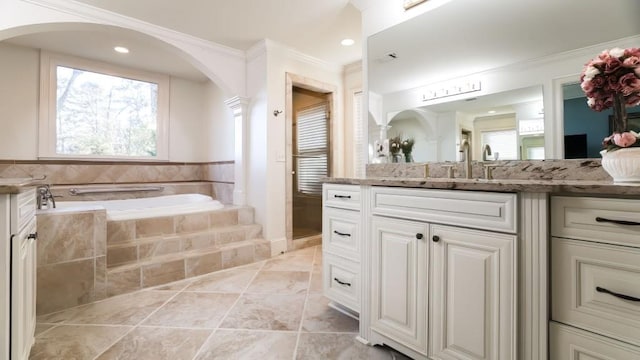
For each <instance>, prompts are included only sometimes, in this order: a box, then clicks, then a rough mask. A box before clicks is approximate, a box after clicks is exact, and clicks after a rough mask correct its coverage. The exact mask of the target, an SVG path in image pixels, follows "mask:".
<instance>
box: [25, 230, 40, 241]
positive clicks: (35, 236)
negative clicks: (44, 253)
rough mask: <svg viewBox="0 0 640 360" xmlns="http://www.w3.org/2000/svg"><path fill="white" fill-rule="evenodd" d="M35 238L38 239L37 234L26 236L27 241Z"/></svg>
mask: <svg viewBox="0 0 640 360" xmlns="http://www.w3.org/2000/svg"><path fill="white" fill-rule="evenodd" d="M37 238H38V233H37V232H36V233H33V234H29V235H27V239H29V240H35V239H37Z"/></svg>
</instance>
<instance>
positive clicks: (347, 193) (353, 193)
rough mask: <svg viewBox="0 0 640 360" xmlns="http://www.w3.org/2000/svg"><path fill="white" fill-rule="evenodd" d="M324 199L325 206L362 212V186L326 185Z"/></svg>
mask: <svg viewBox="0 0 640 360" xmlns="http://www.w3.org/2000/svg"><path fill="white" fill-rule="evenodd" d="M322 199H323V203H324V206H331V207H336V208H341V209H351V210H360V186H358V185H342V184H324V185H323V187H322Z"/></svg>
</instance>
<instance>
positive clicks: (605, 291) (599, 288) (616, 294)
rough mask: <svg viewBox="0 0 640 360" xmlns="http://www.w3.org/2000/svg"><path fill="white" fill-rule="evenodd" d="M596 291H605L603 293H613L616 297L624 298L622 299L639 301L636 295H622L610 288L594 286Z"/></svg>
mask: <svg viewBox="0 0 640 360" xmlns="http://www.w3.org/2000/svg"><path fill="white" fill-rule="evenodd" d="M596 291H597V292H600V293H605V294H609V295H613V296H615V297H617V298H620V299H624V300H629V301H640V298H637V297H633V296H629V295H624V294H618V293H616V292H613V291H611V290H607V289H605V288H601V287H600V286H596Z"/></svg>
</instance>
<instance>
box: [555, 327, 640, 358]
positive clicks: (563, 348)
mask: <svg viewBox="0 0 640 360" xmlns="http://www.w3.org/2000/svg"><path fill="white" fill-rule="evenodd" d="M549 359H550V360H638V359H640V348H639V347H636V346H633V345H629V344H626V343H623V342H620V341H616V340H613V339H609V338H606V337H604V336H599V335H596V334H593V333H590V332H587V331H583V330H580V329H576V328H574V327H570V326H565V325H562V324H558V323H556V322H553V321H552V322H551V323H550V325H549Z"/></svg>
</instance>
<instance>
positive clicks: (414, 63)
mask: <svg viewBox="0 0 640 360" xmlns="http://www.w3.org/2000/svg"><path fill="white" fill-rule="evenodd" d="M601 7H602V3H601V1H599V0H566V1H562V2H557V1H539V0H524V1H522V2H505V1H501V0H487V1H482V2H478V1H475V0H455V1H450V2H448V3H446V4H444V5H442V6H440V7H438V8H436V9H433V10H430V11H428V12H425V13H423V14H421V15H418V16H416V17H414V18H412V19H410V20H407V21H405V22H403V23H401V24H399V25H396V26H393V27H391V28H388V29H386V30H383V31H381V32H379V33H376V34H373V35H372V36H370V37H369V38H368V42H367V56H366V58H367V75H368V95H369V96H368V98H367V101H368V106H369V126H368V132H369V134H368V135H369V143H370V146H369V161H370V162H374V163H375V162H388V161H392V160H391V157H382V156H378V155H377V153H376V151H377V150H380V148H381V147H382V148H383V150H384V146H383V145H384V141H385V140H387V141H388V140H389V139H394V138H400V139H401V140H408V139H410V140H413V141H414V146H413V150H412V157H413V160H414V161H416V162H429V161H458V160H460V159H461V154H460V153H459V151H458V149H459V146H460V143H461V141H462V140H463V139H467V141H469V142H470V143H471V149H472V159H473V160H481V159H483V156H484V158H486V159H487V160H495V159H498V160H526V159H557V158H591V157H599V151H600V144H601V142H602V139H603V138H604V137H605V136H607V135H608V134H609V127H608V126H609V125H608V121H609V115H610V114H611V112H610V111H609V112H607V111H603V112H602V113H596V112H594V111H592V110H591V109H589V108H588V106H587V105H586V99H585V97H584V94H583V92H582V91H581V89H580V87H579V84H578V78H579V73H580V71H581V70H582V66H583V65H584V63H586V62H587V61H588V60H589V59H590V58H593V57H595V56H596V55H597V54H598V53H599V52H600V51H602V50H604V49H605V48H608V47H638V46H640V22H638V21H637V19H635V16H634V15H631V14H639V13H640V2H638V1H636V0H620V1H617V2H616V3H615V4H612V5H611V6H607V13H608V16H607V18H606V19H602V21H604V22H605V23H606V24H599V25H598V26H594V25H593V23H592V22H589V21H584V17H583V15H584V16H587V15H586V14H590V15H589V16H593V14H597V13H599V12H601V11H602V8H601ZM580 14H583V15H580ZM607 19H608V20H607ZM628 112H629V113H630V114H633V113H636V112H640V109H637V108H636V109H633V108H630V109H628ZM638 122H639V123H640V121H638ZM485 144H489V145H490V147H491V149H492V152H491V153H492V154H491V155H488V154H487V153H486V151H483V149H484V148H485V147H484V145H485Z"/></svg>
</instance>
